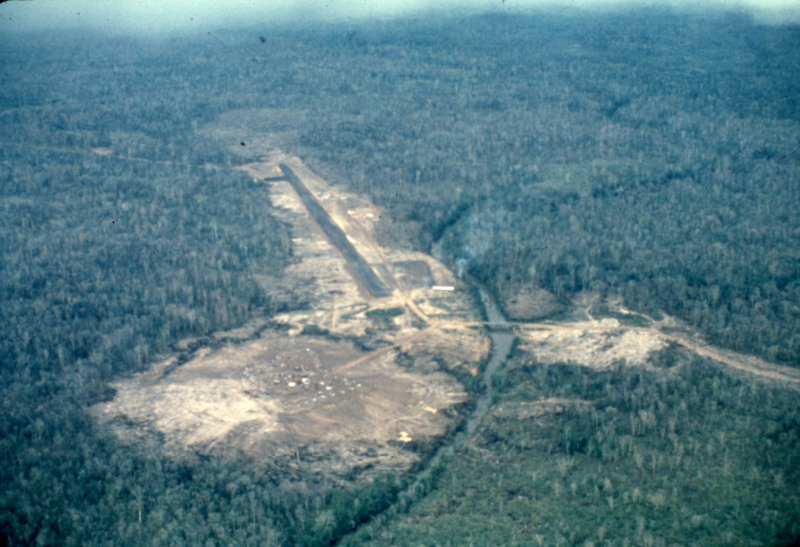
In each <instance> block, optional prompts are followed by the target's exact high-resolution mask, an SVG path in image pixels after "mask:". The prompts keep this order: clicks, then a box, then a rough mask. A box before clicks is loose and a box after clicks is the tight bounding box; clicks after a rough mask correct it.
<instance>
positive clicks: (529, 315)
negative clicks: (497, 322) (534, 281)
mask: <svg viewBox="0 0 800 547" xmlns="http://www.w3.org/2000/svg"><path fill="white" fill-rule="evenodd" d="M504 305H505V308H506V311H507V312H508V314H509V316H510V317H511V318H513V319H519V320H521V321H532V320H535V319H540V318H542V317H547V316H548V315H550V314H552V313H554V312H557V311H561V310H563V309H564V306H562V305H561V304H559V302H558V301H557V300H556V297H555V296H553V294H552V293H550V292H549V291H546V290H544V289H540V288H537V287H525V288H522V289H520V290H519V291H518V292H517V293H516V294H514V295H512V296H510V297H508V298H506V299H505V302H504Z"/></svg>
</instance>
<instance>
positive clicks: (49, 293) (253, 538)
mask: <svg viewBox="0 0 800 547" xmlns="http://www.w3.org/2000/svg"><path fill="white" fill-rule="evenodd" d="M259 38H263V40H260V39H259ZM0 59H2V61H0V81H1V82H2V85H0V181H2V183H1V184H0V211H1V214H0V401H2V403H0V404H2V420H0V545H31V544H37V545H140V544H141V545H144V544H147V545H183V544H185V545H251V544H252V545H255V544H258V545H298V546H300V545H303V546H305V545H307V546H312V545H313V546H317V545H332V544H335V543H338V542H341V543H342V544H343V545H358V544H364V543H369V542H373V544H375V545H388V544H396V545H402V544H409V545H417V544H420V543H421V544H425V545H447V544H452V545H455V544H464V545H469V544H474V545H489V544H508V545H513V544H520V545H543V544H552V545H590V544H591V545H606V544H607V545H677V544H681V545H709V544H719V545H723V544H741V545H780V544H783V545H788V544H791V542H792V541H796V538H797V537H798V536H800V530H798V528H797V524H796V523H797V522H800V518H798V515H797V507H800V500H798V499H797V494H796V493H797V492H798V491H800V476H798V472H797V469H798V463H800V462H799V461H798V457H800V453H799V452H798V442H797V439H798V432H799V431H800V421H798V416H797V408H798V395H797V393H796V392H794V391H791V390H787V389H783V388H781V387H780V386H776V385H772V384H768V383H767V384H760V383H757V382H754V381H753V380H752V379H748V378H746V377H739V376H731V375H730V374H729V373H727V372H724V371H722V370H721V369H719V368H717V365H714V364H713V363H711V362H709V361H707V360H703V359H700V358H697V357H693V356H691V355H686V354H682V353H680V352H678V351H677V350H675V349H674V348H673V349H672V350H670V352H671V353H670V352H667V353H663V354H659V355H655V356H653V363H654V364H653V365H652V367H651V368H648V369H644V368H643V369H637V368H626V367H625V366H622V365H620V366H619V367H618V368H616V369H614V370H611V371H607V372H593V371H590V370H584V369H581V368H580V367H576V366H575V365H573V364H570V363H564V364H561V365H550V366H544V365H541V364H538V363H537V362H536V361H535V358H534V357H533V356H532V355H528V354H525V353H524V352H521V351H518V352H517V353H516V354H515V356H514V358H513V360H512V361H511V363H510V364H509V367H508V370H507V371H501V373H500V374H499V375H498V376H496V377H495V387H496V390H497V394H496V401H495V403H496V405H495V406H496V412H495V411H493V413H492V414H491V415H490V418H489V419H488V421H487V423H485V424H484V426H483V427H482V429H481V430H480V433H479V437H478V438H477V439H476V440H475V442H474V443H473V446H472V447H471V448H468V449H465V450H464V451H463V453H457V454H455V455H454V457H453V459H452V460H451V461H449V462H447V464H446V465H445V466H444V467H443V468H442V469H440V470H439V471H438V472H437V474H436V475H435V478H434V479H432V481H431V482H430V483H429V484H428V486H427V490H425V491H421V492H420V495H419V500H418V501H417V502H416V503H414V504H410V505H408V506H404V507H402V508H400V509H398V508H396V507H395V508H394V509H392V510H387V509H389V508H390V507H392V504H393V502H394V501H395V500H396V499H397V496H398V493H399V492H400V491H401V490H402V489H403V486H404V484H405V481H406V480H407V478H405V477H393V476H386V477H381V478H379V479H377V480H375V481H374V482H373V483H372V484H371V485H368V486H365V487H358V488H355V487H354V488H346V487H343V486H342V485H336V484H325V483H320V482H318V481H316V479H315V478H314V477H295V480H293V481H292V482H290V483H286V482H281V481H279V480H277V478H276V477H278V476H280V475H281V474H283V473H285V472H286V462H281V461H274V462H268V463H263V462H261V463H259V464H258V465H256V464H254V463H253V462H252V461H248V460H247V459H246V458H244V457H239V456H232V457H221V456H220V457H208V458H198V459H197V460H196V461H194V462H193V463H186V462H176V461H175V460H174V459H172V458H171V457H170V456H168V455H166V454H163V453H161V452H159V451H158V450H154V449H150V450H142V451H131V450H129V449H127V448H126V447H124V446H121V445H120V444H119V443H118V441H117V439H116V438H115V437H114V436H113V435H112V434H111V433H110V432H108V431H106V430H104V429H103V428H101V427H98V426H97V424H95V423H94V422H93V421H92V419H91V418H90V417H89V415H88V413H87V408H88V407H89V406H90V405H91V404H93V403H96V402H98V401H102V400H107V399H109V398H111V397H113V395H114V393H113V389H111V388H110V387H109V382H110V381H111V380H112V379H113V378H116V377H120V376H123V375H129V374H133V373H135V372H138V371H141V370H144V369H145V368H147V367H148V366H149V365H150V364H151V363H152V362H153V360H154V359H155V358H156V357H157V356H159V355H163V354H167V353H170V352H176V351H179V348H178V344H179V343H180V342H181V341H185V340H187V339H193V340H196V341H197V342H196V343H197V344H200V345H202V344H212V343H213V341H212V340H211V338H210V335H211V334H212V333H214V332H216V331H220V330H224V329H228V328H232V327H236V326H238V325H241V324H243V323H244V322H245V321H247V320H249V319H252V318H254V317H265V318H269V317H271V316H272V315H273V314H275V313H276V312H278V311H281V310H285V309H292V308H300V307H303V306H307V305H308V303H307V302H304V301H303V300H302V298H299V297H297V296H296V295H291V294H287V295H286V297H285V299H283V300H276V299H274V298H273V299H270V298H267V297H266V296H265V295H264V294H263V292H262V291H261V290H260V289H259V286H258V284H257V283H256V282H255V281H254V279H255V278H256V277H260V278H262V279H263V278H264V277H273V278H279V277H280V276H281V275H282V271H283V269H284V268H285V266H286V265H287V264H289V263H291V260H292V244H291V234H290V233H289V231H288V229H287V228H286V226H284V225H283V224H281V223H280V222H279V221H277V220H276V218H275V216H274V214H273V211H274V209H273V206H272V205H271V204H270V203H269V199H268V193H267V192H266V191H265V189H264V188H263V187H262V186H259V185H257V184H255V183H254V182H253V181H252V179H251V178H250V177H249V176H247V175H246V174H245V173H243V172H241V171H237V170H233V169H231V168H232V167H235V166H237V165H240V164H243V163H246V162H247V161H250V160H253V159H255V157H256V156H255V155H254V154H256V152H253V150H254V148H253V147H248V146H241V144H240V142H244V141H243V139H242V138H241V137H238V136H237V135H236V132H235V131H229V132H227V133H226V132H220V131H218V130H217V129H218V128H219V127H220V126H221V125H224V124H225V123H228V122H226V120H230V119H236V120H239V122H237V123H240V124H241V127H242V131H243V132H247V133H248V134H252V133H253V132H264V133H269V134H271V135H272V138H273V140H272V141H271V142H273V143H274V144H275V145H276V146H279V147H280V148H281V149H282V150H283V151H285V152H287V153H291V154H296V155H298V156H300V157H301V158H303V161H304V162H306V163H307V164H308V165H310V166H312V167H313V168H314V170H315V171H317V172H318V173H320V174H321V175H322V176H323V177H325V178H326V179H327V180H329V181H331V182H333V183H336V184H341V185H344V186H346V187H348V188H349V189H351V190H354V191H357V192H359V193H364V194H366V195H368V196H369V197H371V199H372V200H373V201H374V202H375V203H376V204H378V205H380V206H383V207H385V211H386V214H385V215H384V217H383V218H382V221H381V224H380V225H379V226H378V233H379V234H380V236H381V237H382V238H383V239H384V240H385V241H391V242H392V243H393V244H396V245H401V246H407V247H413V248H416V249H420V250H423V251H426V252H430V253H432V254H433V255H434V256H436V257H437V258H439V259H441V260H442V261H444V262H445V263H446V264H447V265H448V266H449V267H451V268H453V269H456V268H457V267H459V266H462V267H464V268H466V269H467V270H468V271H469V272H470V273H471V274H472V275H474V276H475V277H476V278H478V279H480V280H481V281H482V282H483V283H485V284H486V285H487V286H488V287H490V288H491V290H492V291H493V292H495V293H496V294H497V295H498V296H499V299H500V301H501V302H502V301H503V299H504V298H508V297H509V296H511V295H513V294H515V293H516V292H518V291H519V290H521V289H522V288H524V287H530V286H536V287H541V288H544V289H547V290H548V291H550V292H552V293H553V295H555V297H556V298H557V299H558V300H559V301H560V302H562V303H564V304H567V303H569V299H570V297H571V296H573V295H575V294H577V293H579V292H581V291H593V292H596V293H598V294H600V295H620V296H621V297H622V298H623V301H624V303H625V305H626V306H627V307H629V308H630V309H632V310H634V311H639V312H642V313H646V314H648V315H651V316H654V317H658V316H659V315H660V314H669V315H671V316H675V317H676V318H678V319H680V320H682V321H684V322H685V323H686V324H687V325H689V326H690V327H692V328H694V329H697V331H698V332H699V333H701V334H702V336H703V337H704V338H705V339H706V340H707V341H709V342H710V343H713V344H715V345H719V346H721V347H724V348H728V349H732V350H736V351H739V352H742V353H747V354H752V355H756V356H759V357H761V358H764V359H766V360H768V361H771V362H775V363H779V364H784V365H790V366H795V367H797V366H800V216H798V215H797V214H796V211H797V210H798V209H800V188H799V187H798V185H799V184H800V153H798V150H800V28H798V27H797V26H796V25H783V26H769V25H762V24H759V23H757V22H755V21H753V20H752V19H751V18H750V17H748V16H746V15H743V14H739V13H735V12H721V11H720V12H709V13H694V14H685V13H680V12H676V11H672V10H669V9H656V8H642V9H638V10H633V11H620V12H609V13H595V14H588V13H581V12H563V13H558V12H541V13H539V12H536V13H531V14H513V15H503V14H500V13H491V14H484V15H479V16H470V17H457V16H448V17H436V18H424V17H423V18H408V19H401V20H394V21H387V22H362V23H358V24H356V23H336V24H327V25H321V24H315V25H312V24H307V25H301V24H297V25H294V26H291V25H289V26H284V27H276V26H274V25H272V26H271V25H269V24H266V23H265V24H264V25H261V26H257V25H256V26H248V27H240V28H231V29H227V30H224V31H218V32H214V33H213V34H208V35H205V34H204V35H197V36H189V37H172V38H167V37H161V38H151V39H147V38H132V37H121V36H106V35H103V34H101V33H96V32H80V33H78V32H69V31H52V32H48V33H47V35H46V36H44V35H31V36H26V37H24V38H17V39H10V40H0ZM258 112H266V113H268V115H267V116H265V117H259V116H258V115H255V114H253V113H258ZM263 120H266V121H263ZM552 397H556V398H563V399H580V400H582V401H588V403H587V404H585V405H573V406H568V407H567V408H565V410H564V411H563V412H561V413H556V414H547V415H545V416H543V417H542V418H541V419H538V418H537V419H536V420H523V419H515V418H514V414H513V412H511V411H509V412H511V413H510V414H508V417H507V418H503V415H504V414H503V413H504V412H505V410H504V409H506V408H507V407H508V408H510V409H514V408H517V407H514V405H515V404H516V405H518V406H519V404H520V403H523V402H531V401H536V400H538V399H542V398H552ZM434 519H435V520H434ZM365 523H368V524H366V525H365ZM351 532H355V534H356V535H353V536H348V534H350V533H351ZM342 538H344V539H342Z"/></svg>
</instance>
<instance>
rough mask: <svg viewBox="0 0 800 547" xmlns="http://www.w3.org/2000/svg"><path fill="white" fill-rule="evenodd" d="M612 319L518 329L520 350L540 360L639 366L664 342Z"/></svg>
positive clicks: (602, 365) (656, 335) (657, 337)
mask: <svg viewBox="0 0 800 547" xmlns="http://www.w3.org/2000/svg"><path fill="white" fill-rule="evenodd" d="M618 327H619V323H618V322H617V321H616V320H614V319H604V320H603V321H593V322H584V323H571V324H567V325H553V326H552V327H550V328H546V329H536V328H524V329H520V349H522V350H525V351H528V352H530V353H532V354H533V355H534V356H535V357H536V360H537V361H539V362H540V363H546V364H553V363H566V362H573V363H577V364H580V365H583V366H586V367H591V368H595V369H604V368H608V367H610V366H611V365H612V364H613V363H614V362H616V361H618V360H620V359H625V360H626V362H627V363H628V364H631V365H643V364H645V363H646V362H647V358H648V357H649V355H650V354H651V353H652V352H653V351H657V350H660V349H661V348H663V347H665V346H666V345H667V342H666V341H665V340H664V339H663V338H662V337H661V336H659V335H658V334H657V333H650V332H646V331H642V330H638V329H624V328H618Z"/></svg>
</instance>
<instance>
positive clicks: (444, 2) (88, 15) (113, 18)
mask: <svg viewBox="0 0 800 547" xmlns="http://www.w3.org/2000/svg"><path fill="white" fill-rule="evenodd" d="M653 4H656V5H658V4H662V5H665V4H666V5H675V6H687V7H689V8H703V7H708V6H714V7H726V8H734V9H735V8H740V9H745V10H747V11H750V12H753V13H754V14H755V15H756V16H757V17H758V18H759V19H761V20H766V21H769V22H773V23H781V22H798V21H800V0H700V1H694V0H663V1H656V0H636V1H631V0H260V1H253V0H155V1H153V0H11V1H8V2H5V3H3V4H0V39H2V34H3V33H4V32H5V33H8V32H12V33H13V32H15V31H21V30H30V29H48V28H53V27H62V28H64V27H71V28H75V27H90V28H105V29H110V30H112V31H116V32H131V31H133V32H148V33H149V32H156V33H169V32H173V31H189V32H191V31H213V30H214V29H216V28H221V27H224V26H229V25H235V24H237V23H262V24H264V25H269V24H270V23H275V22H281V21H286V20H298V19H299V20H320V19H321V20H353V19H361V18H389V17H393V16H398V15H409V14H415V13H420V12H424V11H426V10H430V9H437V10H441V9H451V10H459V11H475V10H480V11H486V10H504V11H518V10H524V9H526V8H531V7H539V6H569V7H579V8H586V9H605V8H619V7H636V6H642V5H653Z"/></svg>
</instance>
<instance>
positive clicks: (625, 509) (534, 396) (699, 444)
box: [342, 353, 800, 546]
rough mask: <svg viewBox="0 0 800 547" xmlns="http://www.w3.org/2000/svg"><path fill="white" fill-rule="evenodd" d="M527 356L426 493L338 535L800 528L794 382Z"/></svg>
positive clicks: (506, 540)
mask: <svg viewBox="0 0 800 547" xmlns="http://www.w3.org/2000/svg"><path fill="white" fill-rule="evenodd" d="M527 357H528V356H527V355H525V354H524V353H520V354H518V355H517V358H516V359H517V366H516V367H515V368H513V369H512V370H509V371H508V372H507V374H506V378H507V380H506V381H504V382H503V386H504V389H502V393H501V395H500V403H499V405H498V406H497V407H496V409H495V411H494V412H493V414H492V415H491V416H490V418H489V419H488V421H487V422H486V423H485V424H484V426H483V428H482V430H481V432H480V437H479V439H478V440H477V441H476V442H475V444H474V445H473V446H470V447H468V448H466V449H465V450H463V451H461V452H460V453H458V454H456V455H455V456H454V457H453V458H452V460H451V461H450V463H449V465H448V468H447V469H446V470H445V471H444V472H443V473H442V474H441V475H440V478H439V480H438V481H437V489H436V490H435V491H434V492H433V493H431V494H430V495H429V496H428V497H427V498H426V499H424V500H423V501H421V502H420V503H419V504H418V505H416V506H414V507H412V508H411V509H410V511H409V513H408V514H407V515H401V516H398V517H397V518H394V519H393V520H391V521H390V522H388V523H383V525H381V526H377V525H376V526H368V527H365V528H364V529H363V530H360V531H359V533H358V534H356V535H354V536H352V537H351V538H348V539H347V540H346V541H344V542H343V543H342V544H343V545H387V544H391V545H398V546H401V545H419V544H423V545H448V544H449V545H469V544H474V545H515V544H517V545H539V544H542V545H588V544H590V543H591V544H595V545H626V544H628V545H637V544H638V545H642V544H650V545H730V544H737V545H765V546H768V545H774V544H776V542H777V541H779V538H781V537H795V536H797V535H798V534H799V533H800V528H798V525H797V523H798V522H800V510H799V509H798V508H799V507H800V495H798V492H800V471H798V469H800V467H798V466H799V465H800V451H798V449H797V446H798V444H797V443H798V440H800V438H798V432H800V414H798V411H797V408H798V403H799V402H800V395H798V393H797V392H795V391H791V390H786V389H782V388H780V387H777V386H769V385H764V384H758V383H753V382H751V381H746V382H745V381H743V380H741V379H739V378H736V377H732V376H730V375H729V374H728V373H726V372H723V371H721V370H720V369H718V368H717V367H716V366H714V365H713V364H711V363H710V362H706V361H703V360H701V359H698V358H691V357H689V356H687V355H685V354H682V355H680V356H678V359H679V360H680V361H681V365H680V367H678V368H673V369H671V370H672V371H674V373H668V374H665V373H662V372H652V371H648V370H646V369H642V368H631V367H627V366H625V365H624V364H623V363H620V364H619V365H618V366H617V367H616V368H615V369H613V370H609V371H605V372H594V371H591V370H589V369H586V368H583V367H578V366H574V365H550V366H546V365H536V364H533V365H525V364H524V363H525V361H526V359H527ZM499 377H500V376H499V375H496V378H499ZM495 386H496V387H497V389H500V387H499V386H498V382H497V381H496V382H495ZM537 402H539V403H538V404H540V405H541V406H540V407H539V408H542V409H547V408H549V411H545V412H544V413H537V412H531V411H532V409H535V408H537V407H536V404H537ZM547 405H551V406H549V407H548V406H547Z"/></svg>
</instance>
